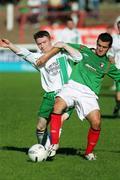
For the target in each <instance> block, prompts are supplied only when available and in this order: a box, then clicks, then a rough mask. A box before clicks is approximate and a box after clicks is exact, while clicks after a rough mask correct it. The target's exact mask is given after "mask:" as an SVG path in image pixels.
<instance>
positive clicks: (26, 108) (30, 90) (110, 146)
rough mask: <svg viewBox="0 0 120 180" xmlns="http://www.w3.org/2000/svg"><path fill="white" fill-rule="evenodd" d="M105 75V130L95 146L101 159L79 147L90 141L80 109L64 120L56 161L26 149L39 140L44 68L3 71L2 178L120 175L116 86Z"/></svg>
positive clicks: (104, 179)
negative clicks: (38, 159) (34, 157)
mask: <svg viewBox="0 0 120 180" xmlns="http://www.w3.org/2000/svg"><path fill="white" fill-rule="evenodd" d="M111 85H112V81H111V80H110V79H105V81H104V84H103V89H102V91H101V95H100V107H101V112H102V116H103V118H102V131H101V136H100V140H99V143H98V144H97V146H96V148H95V153H96V154H97V161H91V162H90V161H86V160H84V159H83V158H82V156H80V155H79V153H77V152H78V151H79V150H81V152H82V153H84V151H85V147H86V137H87V130H88V127H89V126H88V123H87V121H84V122H81V121H80V120H79V119H78V117H77V115H76V113H75V112H74V113H73V114H72V117H71V118H70V120H69V121H68V122H66V123H65V124H64V127H63V131H62V136H61V141H60V150H59V151H58V154H57V155H56V158H55V159H54V161H47V162H42V163H33V162H31V161H30V160H29V158H28V156H27V154H26V152H27V150H28V148H29V147H30V146H31V145H33V144H36V143H37V141H36V137H35V127H36V122H37V110H38V107H39V103H40V102H41V98H42V95H43V90H42V89H41V87H40V83H39V74H38V73H1V74H0V180H37V179H41V180H73V179H74V180H115V179H117V180H118V179H120V173H119V167H120V140H119V139H120V135H119V134H120V119H119V118H116V119H113V118H112V116H111V115H112V110H113V107H114V104H115V101H114V92H111V91H110V90H109V87H110V86H111Z"/></svg>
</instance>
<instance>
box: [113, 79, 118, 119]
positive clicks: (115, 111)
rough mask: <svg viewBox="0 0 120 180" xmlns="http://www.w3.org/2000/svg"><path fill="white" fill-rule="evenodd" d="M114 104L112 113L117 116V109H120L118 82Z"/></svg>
mask: <svg viewBox="0 0 120 180" xmlns="http://www.w3.org/2000/svg"><path fill="white" fill-rule="evenodd" d="M115 85H116V97H115V100H116V105H115V107H114V111H113V115H114V116H115V117H117V116H118V115H119V110H120V82H116V83H115Z"/></svg>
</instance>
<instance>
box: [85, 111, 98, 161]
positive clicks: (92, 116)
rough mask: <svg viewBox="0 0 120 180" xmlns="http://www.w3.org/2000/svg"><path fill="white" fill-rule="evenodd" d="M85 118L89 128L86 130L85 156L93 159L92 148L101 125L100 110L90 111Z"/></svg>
mask: <svg viewBox="0 0 120 180" xmlns="http://www.w3.org/2000/svg"><path fill="white" fill-rule="evenodd" d="M86 118H87V120H88V121H89V123H90V129H89V131H88V142H87V148H86V152H85V157H86V158H87V159H88V160H94V159H95V157H94V155H93V150H94V147H95V146H96V144H97V142H98V140H99V136H100V127H101V117H100V111H99V110H94V111H92V112H90V113H89V114H88V115H87V117H86Z"/></svg>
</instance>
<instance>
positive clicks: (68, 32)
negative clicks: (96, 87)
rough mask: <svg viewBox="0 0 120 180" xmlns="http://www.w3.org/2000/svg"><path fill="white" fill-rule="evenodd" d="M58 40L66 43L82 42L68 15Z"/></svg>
mask: <svg viewBox="0 0 120 180" xmlns="http://www.w3.org/2000/svg"><path fill="white" fill-rule="evenodd" d="M58 40H59V41H62V42H66V43H78V44H80V43H81V42H82V39H81V35H80V32H79V31H78V29H77V28H76V27H75V23H74V22H73V19H72V18H70V17H69V18H67V19H66V27H65V28H64V29H63V31H62V32H61V35H60V37H59V39H58Z"/></svg>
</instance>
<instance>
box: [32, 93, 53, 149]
mask: <svg viewBox="0 0 120 180" xmlns="http://www.w3.org/2000/svg"><path fill="white" fill-rule="evenodd" d="M54 96H55V93H45V95H44V96H43V101H42V103H41V105H40V108H39V111H38V117H39V118H38V123H37V129H36V135H37V139H38V143H40V144H42V145H44V146H45V147H46V148H48V146H49V145H50V137H49V133H48V130H47V126H48V123H49V119H50V114H51V112H52V110H53V105H54Z"/></svg>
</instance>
